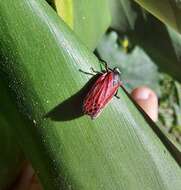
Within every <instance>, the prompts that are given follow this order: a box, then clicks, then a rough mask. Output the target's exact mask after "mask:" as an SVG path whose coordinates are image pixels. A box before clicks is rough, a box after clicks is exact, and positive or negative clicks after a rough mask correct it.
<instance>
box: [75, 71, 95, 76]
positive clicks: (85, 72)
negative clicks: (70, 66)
mask: <svg viewBox="0 0 181 190" xmlns="http://www.w3.org/2000/svg"><path fill="white" fill-rule="evenodd" d="M79 71H80V72H81V73H84V74H87V75H92V76H94V74H93V73H89V72H86V71H83V70H82V69H79Z"/></svg>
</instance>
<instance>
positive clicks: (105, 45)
mask: <svg viewBox="0 0 181 190" xmlns="http://www.w3.org/2000/svg"><path fill="white" fill-rule="evenodd" d="M124 43H127V44H128V47H124ZM97 50H98V54H99V55H100V57H101V58H102V59H104V60H106V61H107V63H108V64H110V66H111V67H118V68H119V69H120V71H121V79H122V80H123V83H124V85H125V86H126V87H127V89H129V90H132V89H133V88H135V87H138V86H142V85H147V86H149V87H150V88H152V89H154V90H155V91H157V92H158V93H159V86H158V84H159V74H158V70H157V66H156V65H155V64H154V63H153V61H152V60H151V59H150V58H149V56H148V55H147V54H146V53H145V52H144V50H143V49H141V48H140V47H139V46H135V47H131V42H130V41H129V38H126V37H124V36H122V37H118V36H117V33H116V32H111V33H109V34H108V35H105V36H104V37H103V38H102V40H101V42H100V43H99V45H98V47H97ZM143 73H145V74H144V75H143Z"/></svg>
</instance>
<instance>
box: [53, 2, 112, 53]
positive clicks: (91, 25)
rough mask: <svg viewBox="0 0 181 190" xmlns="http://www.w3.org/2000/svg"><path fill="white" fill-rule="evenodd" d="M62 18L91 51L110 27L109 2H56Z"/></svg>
mask: <svg viewBox="0 0 181 190" xmlns="http://www.w3.org/2000/svg"><path fill="white" fill-rule="evenodd" d="M54 7H55V9H56V11H57V13H58V14H59V15H60V16H61V18H62V19H63V20H64V21H65V22H66V23H67V24H68V25H69V27H70V28H71V29H72V30H74V32H75V33H76V34H77V36H78V37H79V38H80V39H81V40H82V42H84V44H85V45H86V46H87V47H89V48H90V49H91V50H94V49H95V47H96V46H97V44H98V42H99V40H100V38H101V36H102V35H103V34H104V33H105V32H106V30H107V28H108V27H109V25H110V12H109V7H108V2H107V0H99V1H97V0H91V1H90V0H54Z"/></svg>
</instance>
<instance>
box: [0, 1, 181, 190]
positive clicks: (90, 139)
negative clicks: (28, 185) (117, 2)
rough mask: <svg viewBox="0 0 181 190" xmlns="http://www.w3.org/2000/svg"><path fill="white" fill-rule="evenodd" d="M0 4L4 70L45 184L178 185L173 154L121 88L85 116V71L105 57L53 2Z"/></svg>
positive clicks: (87, 189)
mask: <svg viewBox="0 0 181 190" xmlns="http://www.w3.org/2000/svg"><path fill="white" fill-rule="evenodd" d="M0 5H1V18H2V19H1V20H0V25H1V27H0V36H1V37H2V39H1V51H0V52H1V54H2V55H3V58H4V63H3V64H1V67H0V69H1V71H2V72H3V73H4V74H5V75H7V76H8V81H9V85H10V86H11V89H12V93H14V100H15V101H16V103H17V105H18V107H19V110H20V111H21V113H22V116H24V117H22V118H24V119H23V121H24V122H25V124H26V125H18V126H17V137H19V138H18V139H19V141H20V144H21V147H22V148H23V150H24V152H25V154H26V156H27V158H29V160H31V162H32V164H33V167H34V168H35V170H36V171H37V174H38V176H39V177H40V180H41V183H42V185H43V187H44V189H45V190H59V189H67V190H68V189H74V190H93V189H94V190H100V189H104V190H111V189H112V190H115V189H127V190H132V189H134V190H140V189H145V190H148V189H155V190H170V189H174V190H179V189H180V186H181V181H180V177H181V171H180V168H179V166H178V164H177V163H176V161H175V160H174V158H173V157H172V155H171V154H173V153H174V152H172V151H171V152H169V151H168V150H167V149H166V148H165V146H164V145H163V143H162V142H161V140H160V139H159V138H158V136H157V135H156V134H155V133H154V132H153V130H152V129H151V128H150V126H149V125H148V123H147V122H146V119H145V118H144V117H143V116H142V115H141V114H140V112H139V111H138V110H137V109H136V107H135V105H134V104H133V103H132V101H130V99H129V98H128V97H127V95H126V94H125V92H124V91H123V90H122V89H120V91H119V95H120V99H119V100H118V99H115V98H113V100H112V102H111V103H110V105H109V106H108V107H107V108H106V109H105V110H103V112H102V114H101V115H100V117H99V118H97V119H95V120H94V121H93V120H91V119H90V118H88V117H87V116H83V115H82V113H81V106H82V97H84V95H85V94H84V93H85V92H86V90H87V89H86V88H83V87H84V85H85V84H86V82H88V81H89V79H90V76H87V75H85V74H84V73H81V72H79V69H82V70H85V71H88V69H89V68H90V66H94V67H95V69H97V68H98V67H99V62H98V61H97V59H96V58H95V57H94V55H93V54H92V53H91V52H90V51H89V50H88V49H87V48H86V47H85V46H84V45H83V44H82V43H81V42H80V41H79V40H78V38H76V36H75V34H74V33H73V32H72V31H71V30H70V29H69V28H68V27H67V26H66V25H65V23H64V22H63V21H62V20H61V19H60V18H59V17H58V16H57V15H56V14H55V12H54V11H53V10H52V9H51V8H50V7H49V5H48V4H47V3H46V2H45V1H43V0H31V1H30V0H16V1H14V0H9V1H8V3H7V1H2V0H1V1H0ZM82 88H83V89H82ZM81 89H82V90H81ZM15 97H16V98H15ZM152 125H153V123H152Z"/></svg>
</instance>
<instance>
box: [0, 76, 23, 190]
mask: <svg viewBox="0 0 181 190" xmlns="http://www.w3.org/2000/svg"><path fill="white" fill-rule="evenodd" d="M0 89H1V94H0V105H1V107H0V155H1V156H0V189H2V190H3V189H8V188H10V186H11V185H12V183H14V182H15V180H16V178H17V175H18V174H19V173H20V169H21V167H22V162H23V160H24V156H23V153H22V151H21V149H20V147H19V144H18V143H17V139H16V136H15V134H14V133H13V131H14V129H13V128H15V126H16V125H21V122H20V120H19V119H18V115H17V113H16V111H15V105H13V104H12V102H11V100H10V98H9V94H8V93H7V90H6V88H5V85H4V84H3V83H2V79H0Z"/></svg>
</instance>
